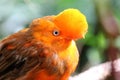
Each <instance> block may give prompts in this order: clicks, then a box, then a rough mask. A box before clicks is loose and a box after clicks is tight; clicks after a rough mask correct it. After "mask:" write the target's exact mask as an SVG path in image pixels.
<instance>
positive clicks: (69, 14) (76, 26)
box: [30, 9, 88, 49]
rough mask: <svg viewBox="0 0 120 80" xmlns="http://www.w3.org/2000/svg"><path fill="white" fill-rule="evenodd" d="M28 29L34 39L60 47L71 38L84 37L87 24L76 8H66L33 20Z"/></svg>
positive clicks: (65, 44) (67, 43)
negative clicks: (57, 12) (56, 13)
mask: <svg viewBox="0 0 120 80" xmlns="http://www.w3.org/2000/svg"><path fill="white" fill-rule="evenodd" d="M30 29H31V30H32V34H33V36H34V37H35V39H36V40H39V41H41V42H43V43H45V44H46V45H50V46H53V47H57V48H58V49H62V48H64V47H67V46H68V45H69V43H70V42H71V41H72V40H76V39H79V38H84V36H85V34H86V32H87V29H88V24H87V21H86V17H85V16H84V15H83V14H82V13H81V12H80V11H79V10H77V9H66V10H64V11H63V12H61V13H59V14H58V15H54V16H46V17H43V18H38V19H35V20H33V22H32V24H31V26H30Z"/></svg>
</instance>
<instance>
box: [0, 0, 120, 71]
mask: <svg viewBox="0 0 120 80" xmlns="http://www.w3.org/2000/svg"><path fill="white" fill-rule="evenodd" d="M119 5H120V0H104V1H103V0H11V1H9V0H0V38H1V39H2V38H3V37H5V36H7V35H10V34H12V33H14V32H16V31H18V30H20V29H22V28H24V27H28V26H29V24H30V22H31V21H32V20H33V19H34V18H39V17H42V16H45V15H55V14H57V13H59V12H61V11H62V10H64V9H66V8H77V9H79V10H80V11H81V12H82V13H84V14H85V15H86V18H87V20H88V24H89V30H88V33H87V35H86V37H85V39H82V40H79V41H77V45H78V48H79V51H80V53H81V58H80V65H78V70H77V71H78V72H79V71H81V70H82V71H83V70H84V69H87V68H89V67H90V66H93V65H96V64H100V63H101V62H104V61H106V60H109V57H108V56H107V55H108V54H109V53H106V52H107V51H108V52H109V46H110V45H112V46H114V47H115V48H117V49H118V50H120V36H119V31H120V6H119ZM109 13H111V14H110V16H108V17H107V16H105V15H106V14H108V15H109ZM105 17H106V18H105ZM105 19H108V22H105ZM109 20H110V21H111V20H112V23H111V24H115V26H117V27H115V28H116V29H117V30H118V31H116V32H115V33H116V34H115V37H113V36H111V34H112V33H111V32H112V30H111V29H109V26H107V25H110V24H109ZM112 27H113V29H114V26H112ZM116 29H115V30H116ZM109 30H110V31H109ZM117 32H118V34H117Z"/></svg>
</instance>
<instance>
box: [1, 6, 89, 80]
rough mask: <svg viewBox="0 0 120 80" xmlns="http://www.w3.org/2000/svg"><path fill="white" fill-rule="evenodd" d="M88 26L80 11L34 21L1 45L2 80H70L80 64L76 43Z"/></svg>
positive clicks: (71, 10)
mask: <svg viewBox="0 0 120 80" xmlns="http://www.w3.org/2000/svg"><path fill="white" fill-rule="evenodd" d="M87 29H88V25H87V21H86V18H85V16H84V15H83V14H82V13H81V12H80V11H79V10H77V9H73V8H70V9H66V10H64V11H63V12H61V13H59V14H58V15H53V16H46V17H42V18H38V19H35V20H33V21H32V23H31V24H30V26H29V28H27V29H23V30H21V31H19V32H17V33H14V34H12V35H10V36H8V37H6V38H5V39H3V40H2V41H1V42H0V80H68V78H69V76H70V75H71V74H72V73H73V72H74V70H75V69H76V66H77V64H78V60H79V59H78V58H79V54H78V50H77V47H76V44H75V41H74V40H77V39H79V38H83V37H84V36H85V34H86V32H87Z"/></svg>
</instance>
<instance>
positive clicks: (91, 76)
mask: <svg viewBox="0 0 120 80" xmlns="http://www.w3.org/2000/svg"><path fill="white" fill-rule="evenodd" d="M111 63H112V62H106V63H103V64H100V65H98V66H95V67H92V68H90V69H88V70H87V71H85V72H82V73H80V74H78V75H76V76H73V77H70V79H69V80H105V78H106V77H108V76H109V75H110V74H111V71H112V67H111ZM113 64H114V68H115V73H118V72H120V59H117V60H115V61H114V62H113ZM116 76H117V75H116ZM116 76H115V77H116ZM116 80H118V79H117V78H116Z"/></svg>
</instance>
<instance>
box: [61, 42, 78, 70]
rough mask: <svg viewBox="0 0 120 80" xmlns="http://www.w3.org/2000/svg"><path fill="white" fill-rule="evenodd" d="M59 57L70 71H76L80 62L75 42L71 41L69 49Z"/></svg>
mask: <svg viewBox="0 0 120 80" xmlns="http://www.w3.org/2000/svg"><path fill="white" fill-rule="evenodd" d="M59 57H60V58H62V59H63V60H64V61H65V62H66V64H67V66H68V68H70V70H72V71H74V70H75V68H76V66H77V64H78V60H79V54H78V50H77V47H76V44H75V42H74V41H71V43H70V45H69V46H68V47H67V49H66V50H63V51H61V52H60V53H59Z"/></svg>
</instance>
